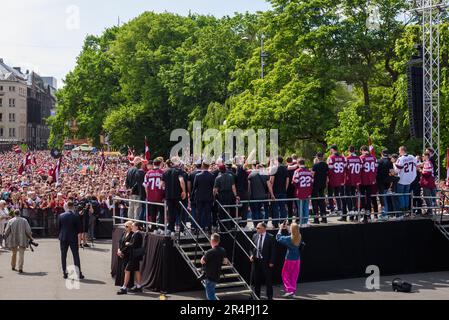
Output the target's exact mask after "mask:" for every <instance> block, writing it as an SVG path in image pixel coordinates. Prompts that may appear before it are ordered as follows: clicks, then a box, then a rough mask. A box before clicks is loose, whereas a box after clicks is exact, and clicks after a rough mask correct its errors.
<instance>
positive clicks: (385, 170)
mask: <svg viewBox="0 0 449 320" xmlns="http://www.w3.org/2000/svg"><path fill="white" fill-rule="evenodd" d="M391 169H393V163H392V162H391V160H390V158H381V159H379V160H378V161H377V176H376V179H377V182H378V183H385V182H390V181H391V178H390V170H391Z"/></svg>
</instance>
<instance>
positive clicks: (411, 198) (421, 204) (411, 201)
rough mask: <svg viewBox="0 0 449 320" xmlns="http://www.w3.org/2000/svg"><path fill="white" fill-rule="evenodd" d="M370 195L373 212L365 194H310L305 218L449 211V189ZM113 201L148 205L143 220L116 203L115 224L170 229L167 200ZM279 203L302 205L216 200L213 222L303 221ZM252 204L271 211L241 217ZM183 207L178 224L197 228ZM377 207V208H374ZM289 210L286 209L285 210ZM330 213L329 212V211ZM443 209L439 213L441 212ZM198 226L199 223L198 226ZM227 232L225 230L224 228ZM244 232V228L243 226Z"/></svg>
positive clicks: (433, 214) (290, 200)
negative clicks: (277, 209) (156, 210)
mask: <svg viewBox="0 0 449 320" xmlns="http://www.w3.org/2000/svg"><path fill="white" fill-rule="evenodd" d="M404 196H405V197H408V200H407V203H408V208H407V210H405V211H404V210H397V205H398V204H397V201H396V200H397V199H398V198H399V197H404ZM370 197H371V201H372V200H375V202H374V201H373V203H372V204H371V208H372V210H373V211H374V212H370V213H368V212H365V211H364V208H362V207H363V203H364V201H369V200H368V199H367V197H366V196H365V195H363V194H360V193H357V194H355V195H341V196H324V197H309V198H307V199H306V200H308V205H309V213H311V214H309V216H308V217H306V218H307V222H309V221H310V220H312V219H314V218H318V217H321V218H332V217H340V218H342V217H353V218H354V219H356V220H360V219H362V218H363V217H364V216H368V215H369V216H371V215H372V214H373V213H374V214H376V215H379V216H383V217H386V216H389V217H402V216H404V215H405V216H407V217H410V218H413V217H414V216H415V215H418V214H423V215H426V216H427V217H429V218H434V217H436V216H440V217H441V219H442V217H443V214H444V213H445V212H447V211H448V209H449V205H445V204H449V203H448V202H449V197H448V196H447V192H446V191H444V190H438V193H437V195H436V196H434V197H433V196H424V195H416V194H414V193H413V192H410V193H386V194H372V195H370ZM381 198H382V200H383V201H390V202H391V203H390V204H392V206H393V208H394V209H392V210H391V209H390V210H387V211H382V210H379V208H384V206H383V205H382V206H379V203H378V201H382V200H381ZM348 199H349V200H350V201H351V202H352V204H353V208H354V210H352V212H347V213H346V214H343V211H348V210H343V208H341V206H347V204H348ZM426 199H429V200H431V205H429V206H428V204H427V202H426V201H425V200H426ZM113 200H114V201H121V202H127V203H132V202H134V203H137V204H140V205H144V206H145V210H143V211H142V212H144V213H145V214H144V215H143V217H144V218H143V219H133V218H129V217H127V216H125V214H121V215H117V214H116V209H115V208H116V206H114V214H113V224H114V225H115V224H123V223H124V222H126V221H128V220H129V221H133V222H140V223H141V224H143V225H144V226H145V228H146V230H147V231H150V230H151V229H160V230H163V231H166V230H167V227H168V210H167V205H166V203H165V202H163V203H157V202H148V201H141V200H134V199H127V198H119V197H116V198H114V199H113ZM314 201H321V202H323V201H324V203H325V205H326V214H325V215H323V216H321V215H319V216H316V215H314V214H313V210H312V203H313V202H314ZM276 202H281V203H283V205H285V206H286V205H287V203H288V202H292V203H296V204H299V205H301V202H299V199H298V198H285V199H261V200H241V201H238V202H237V203H235V204H226V205H225V204H221V203H220V202H219V201H216V204H217V207H218V209H216V210H215V212H212V213H211V214H215V215H217V217H216V219H213V218H212V219H211V221H217V223H218V224H219V225H220V226H221V227H222V229H223V223H227V222H228V223H231V224H232V225H234V226H233V228H234V229H242V228H241V226H240V223H245V222H248V221H251V222H253V223H254V224H256V223H258V222H265V223H267V222H268V221H271V222H272V223H276V222H277V224H281V223H282V222H284V221H289V222H291V221H297V220H299V221H300V222H301V221H303V218H305V217H303V216H302V210H299V215H298V210H297V209H298V208H296V212H294V214H293V215H292V216H286V217H285V216H283V217H279V218H275V217H273V216H272V211H273V210H272V208H270V206H271V205H272V204H273V203H276ZM251 203H263V204H268V207H267V208H264V206H262V208H263V209H262V211H264V210H268V211H269V212H268V213H267V212H264V214H263V217H262V218H261V219H254V218H253V217H251V219H246V220H244V219H242V217H241V216H239V213H238V210H239V209H240V208H242V207H243V205H244V204H248V205H250V204H251ZM149 205H155V206H162V207H163V208H164V209H163V212H164V217H163V219H162V218H161V217H157V219H158V220H157V221H159V222H153V221H149V219H148V206H149ZM180 206H181V208H182V211H184V213H185V217H187V219H186V221H183V219H179V218H178V220H177V225H178V226H180V225H184V227H185V228H184V229H186V230H187V229H189V228H187V223H188V222H189V223H190V228H192V227H193V228H194V225H195V224H197V223H196V221H194V218H193V216H192V215H191V212H190V210H189V209H188V208H187V207H186V205H185V204H184V203H183V202H180ZM329 206H331V207H332V206H333V210H329ZM373 206H374V207H373ZM217 210H223V211H224V212H225V213H226V217H225V218H224V219H223V218H221V219H219V218H218V214H217V212H216V211H217ZM286 211H287V209H286ZM328 211H329V212H330V213H327V212H328ZM438 211H440V212H438ZM427 213H430V214H429V215H427ZM161 221H163V223H160V222H161ZM197 227H199V226H197ZM223 231H226V230H223ZM242 231H243V229H242Z"/></svg>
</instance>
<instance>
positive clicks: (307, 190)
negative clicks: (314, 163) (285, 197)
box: [293, 167, 313, 200]
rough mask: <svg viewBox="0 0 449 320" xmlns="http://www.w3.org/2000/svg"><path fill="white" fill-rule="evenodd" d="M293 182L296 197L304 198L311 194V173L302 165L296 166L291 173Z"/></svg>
mask: <svg viewBox="0 0 449 320" xmlns="http://www.w3.org/2000/svg"><path fill="white" fill-rule="evenodd" d="M293 184H294V185H295V188H296V197H297V198H298V199H299V200H305V199H307V198H309V197H310V196H311V195H312V188H313V173H312V171H310V170H309V169H306V168H304V167H302V168H298V169H296V170H295V173H294V174H293Z"/></svg>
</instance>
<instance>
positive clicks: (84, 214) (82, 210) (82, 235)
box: [75, 194, 92, 248]
mask: <svg viewBox="0 0 449 320" xmlns="http://www.w3.org/2000/svg"><path fill="white" fill-rule="evenodd" d="M91 211H92V207H91V204H90V202H89V200H88V199H87V198H86V197H84V194H80V195H79V196H78V199H77V200H76V202H75V212H76V214H77V215H78V218H79V220H80V225H81V230H80V232H79V234H78V245H79V247H80V248H83V247H86V248H87V247H89V245H88V244H87V233H88V231H89V213H90V212H91Z"/></svg>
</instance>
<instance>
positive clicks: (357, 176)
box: [346, 155, 362, 187]
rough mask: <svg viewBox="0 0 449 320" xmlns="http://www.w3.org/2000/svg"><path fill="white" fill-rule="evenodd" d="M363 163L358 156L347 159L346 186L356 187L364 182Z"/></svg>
mask: <svg viewBox="0 0 449 320" xmlns="http://www.w3.org/2000/svg"><path fill="white" fill-rule="evenodd" d="M361 171H362V161H361V160H360V158H359V157H357V156H356V155H350V156H349V157H346V185H347V186H353V187H356V186H358V185H359V184H360V183H361V182H362V172H361Z"/></svg>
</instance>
